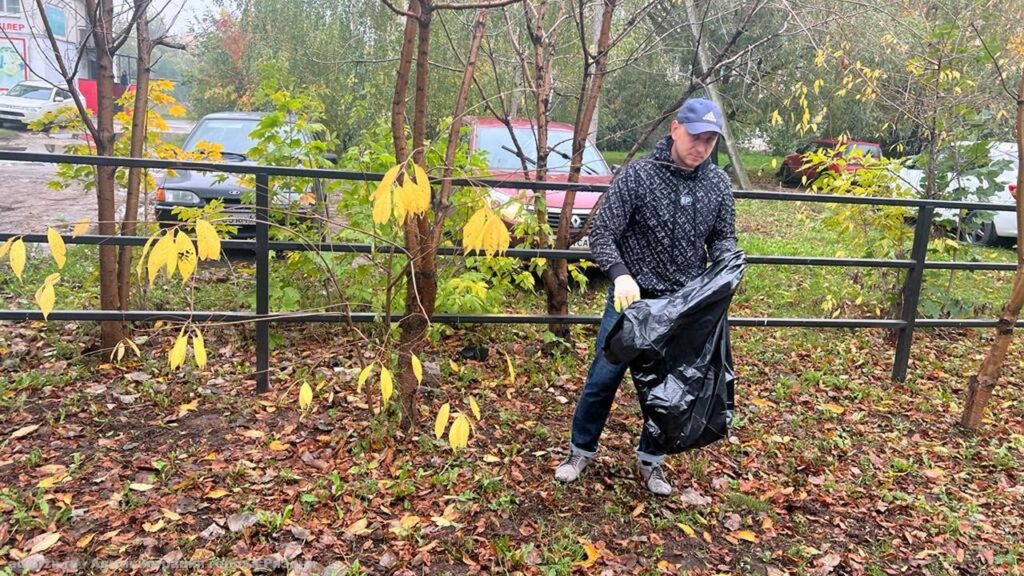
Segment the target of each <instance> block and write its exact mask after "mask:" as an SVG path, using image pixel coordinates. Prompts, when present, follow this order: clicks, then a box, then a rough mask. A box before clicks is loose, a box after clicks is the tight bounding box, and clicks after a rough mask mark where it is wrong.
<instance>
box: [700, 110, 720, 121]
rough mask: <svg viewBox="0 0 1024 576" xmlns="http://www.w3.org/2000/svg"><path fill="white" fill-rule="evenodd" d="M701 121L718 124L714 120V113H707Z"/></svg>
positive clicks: (715, 119)
mask: <svg viewBox="0 0 1024 576" xmlns="http://www.w3.org/2000/svg"><path fill="white" fill-rule="evenodd" d="M702 120H707V121H708V122H718V119H717V118H715V113H714V112H708V113H707V114H705V115H704V118H702Z"/></svg>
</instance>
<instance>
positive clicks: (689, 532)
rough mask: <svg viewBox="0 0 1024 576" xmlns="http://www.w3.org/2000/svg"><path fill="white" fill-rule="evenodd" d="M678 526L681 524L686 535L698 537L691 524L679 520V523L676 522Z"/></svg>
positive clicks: (680, 526) (680, 527) (681, 528)
mask: <svg viewBox="0 0 1024 576" xmlns="http://www.w3.org/2000/svg"><path fill="white" fill-rule="evenodd" d="M676 526H679V529H680V530H682V531H683V532H685V533H686V535H687V536H689V537H690V538H696V537H697V533H696V532H694V531H693V528H690V525H689V524H684V523H682V522H679V523H678V524H676Z"/></svg>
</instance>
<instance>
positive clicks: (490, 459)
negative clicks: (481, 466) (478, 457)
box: [484, 454, 501, 464]
mask: <svg viewBox="0 0 1024 576" xmlns="http://www.w3.org/2000/svg"><path fill="white" fill-rule="evenodd" d="M484 462H486V463H488V464H497V463H498V462H501V458H498V457H497V456H495V455H494V454H484Z"/></svg>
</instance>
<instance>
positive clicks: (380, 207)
mask: <svg viewBox="0 0 1024 576" xmlns="http://www.w3.org/2000/svg"><path fill="white" fill-rule="evenodd" d="M401 169H402V165H401V164H397V165H395V166H392V167H391V168H389V169H388V171H387V172H385V173H384V177H383V178H381V181H380V183H379V184H377V189H376V190H374V191H373V194H370V199H371V200H373V222H374V223H375V224H384V223H385V222H387V221H388V219H390V218H391V204H392V196H393V193H392V190H391V187H392V186H393V185H394V183H395V179H396V178H398V172H399V170H401Z"/></svg>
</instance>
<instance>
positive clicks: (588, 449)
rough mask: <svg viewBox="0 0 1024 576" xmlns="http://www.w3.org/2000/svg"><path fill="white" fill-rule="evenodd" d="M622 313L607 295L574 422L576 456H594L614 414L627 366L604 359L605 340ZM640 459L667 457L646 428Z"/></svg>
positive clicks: (638, 455) (637, 451)
mask: <svg viewBox="0 0 1024 576" xmlns="http://www.w3.org/2000/svg"><path fill="white" fill-rule="evenodd" d="M618 317H619V313H618V312H616V311H615V298H614V296H613V295H612V292H611V291H609V293H608V300H607V302H605V306H604V316H603V317H602V318H601V328H600V329H599V330H598V331H597V347H596V351H595V353H594V361H593V362H592V363H591V364H590V371H589V372H588V373H587V381H586V383H585V384H584V385H583V393H582V394H581V395H580V399H579V402H577V403H576V414H575V415H574V416H573V419H572V444H571V445H570V449H571V450H572V452H573V453H574V454H583V455H585V456H588V457H593V456H594V454H596V453H597V443H598V440H599V439H600V438H601V431H602V430H604V425H605V422H607V421H608V413H609V412H611V409H612V402H614V401H615V393H616V392H617V391H618V389H619V384H620V383H622V378H623V377H624V376H625V375H626V369H627V368H629V366H628V365H627V364H613V363H612V362H610V361H609V360H608V359H607V358H605V356H604V352H603V349H604V341H605V338H607V337H608V332H610V331H611V329H612V326H613V325H614V324H615V321H616V320H617V319H618ZM636 455H637V458H638V459H640V460H643V461H645V462H651V463H655V464H657V463H660V462H661V461H662V460H664V459H665V455H664V454H662V453H661V451H660V450H658V449H657V448H655V447H654V445H653V443H652V442H651V439H650V437H649V436H648V434H647V429H646V427H645V428H644V429H643V430H642V431H641V433H640V445H639V447H638V448H637V450H636Z"/></svg>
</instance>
